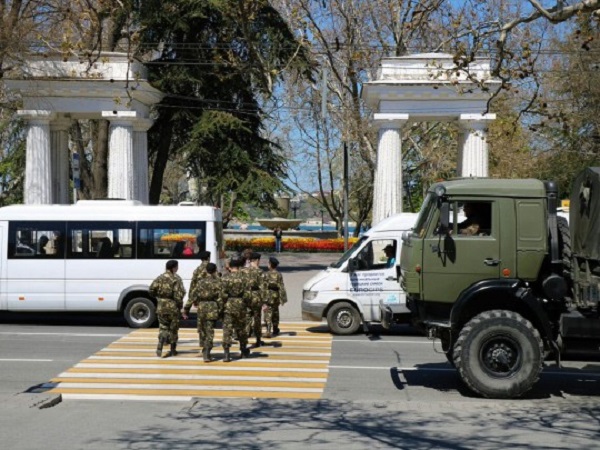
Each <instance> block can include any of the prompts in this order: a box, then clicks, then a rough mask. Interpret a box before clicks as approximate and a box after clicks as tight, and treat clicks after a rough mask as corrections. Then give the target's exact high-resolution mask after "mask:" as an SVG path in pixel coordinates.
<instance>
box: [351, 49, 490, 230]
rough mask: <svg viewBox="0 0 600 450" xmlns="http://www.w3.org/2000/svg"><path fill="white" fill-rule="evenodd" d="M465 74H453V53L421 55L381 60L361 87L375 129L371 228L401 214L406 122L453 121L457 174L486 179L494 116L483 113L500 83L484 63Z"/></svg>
mask: <svg viewBox="0 0 600 450" xmlns="http://www.w3.org/2000/svg"><path fill="white" fill-rule="evenodd" d="M453 69H454V70H453ZM468 73H469V76H467V73H466V72H465V71H461V70H456V66H455V64H454V61H453V56H452V55H448V54H443V53H424V54H416V55H410V56H403V57H398V58H386V59H384V60H383V61H382V62H381V66H380V68H379V70H378V74H377V79H375V80H373V81H370V82H367V83H365V85H364V87H363V92H362V97H363V99H364V100H365V101H366V103H367V105H369V106H370V107H371V108H372V110H373V111H374V115H373V120H374V124H375V126H376V127H377V128H378V130H379V137H378V146H377V165H376V173H375V186H374V193H373V195H374V197H373V221H372V224H373V225H374V224H376V223H378V222H380V221H381V220H383V219H385V218H386V217H389V216H391V215H393V214H397V213H400V212H402V192H403V184H402V130H403V129H405V128H406V127H405V125H407V124H410V123H413V122H424V121H427V122H435V121H440V122H449V121H450V122H456V123H457V124H458V126H459V130H460V132H459V143H458V149H459V150H458V152H459V154H458V167H457V174H458V175H459V176H463V177H487V176H488V150H487V140H486V136H487V127H488V124H489V122H490V121H491V120H494V119H495V118H496V115H495V114H491V113H485V111H486V110H487V102H488V100H489V97H490V93H489V92H490V91H492V90H493V85H494V84H497V83H498V81H496V80H494V79H492V78H491V76H490V63H489V60H486V59H477V60H476V61H475V62H473V63H471V64H470V65H469V67H468ZM481 84H484V85H486V86H487V87H488V89H481Z"/></svg>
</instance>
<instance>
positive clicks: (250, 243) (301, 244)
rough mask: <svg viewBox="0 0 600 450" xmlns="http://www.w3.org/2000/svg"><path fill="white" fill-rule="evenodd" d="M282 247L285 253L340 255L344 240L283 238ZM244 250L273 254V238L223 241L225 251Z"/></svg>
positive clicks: (351, 243) (351, 239)
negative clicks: (249, 249)
mask: <svg viewBox="0 0 600 450" xmlns="http://www.w3.org/2000/svg"><path fill="white" fill-rule="evenodd" d="M357 240H358V239H357V238H353V237H351V238H349V239H348V245H349V246H350V247H352V246H353V245H354V243H355V242H356V241H357ZM282 247H283V251H286V252H309V253H340V252H343V251H344V239H343V238H336V239H315V238H283V240H282ZM246 248H251V249H252V250H254V251H257V252H274V251H275V238H272V237H268V238H266V237H259V238H252V239H241V238H238V239H225V250H226V251H230V252H241V251H242V250H244V249H246Z"/></svg>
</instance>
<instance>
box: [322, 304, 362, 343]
mask: <svg viewBox="0 0 600 450" xmlns="http://www.w3.org/2000/svg"><path fill="white" fill-rule="evenodd" d="M327 324H328V325H329V329H330V330H331V332H332V333H333V334H339V335H347V334H354V333H356V332H357V331H358V329H359V327H360V314H359V313H358V311H357V310H356V308H355V307H354V306H352V305H351V304H350V303H348V302H340V303H336V304H335V305H333V306H332V307H331V309H330V310H329V312H328V313H327Z"/></svg>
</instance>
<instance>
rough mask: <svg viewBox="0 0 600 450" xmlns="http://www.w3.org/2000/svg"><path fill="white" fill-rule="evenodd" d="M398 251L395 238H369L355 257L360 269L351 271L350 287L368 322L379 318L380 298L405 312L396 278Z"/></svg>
mask: <svg viewBox="0 0 600 450" xmlns="http://www.w3.org/2000/svg"><path fill="white" fill-rule="evenodd" d="M386 249H387V250H386ZM399 251H400V249H399V245H398V241H397V240H396V239H389V238H387V239H374V240H371V241H368V242H367V243H366V244H365V245H364V246H363V248H361V249H360V250H359V252H358V253H357V254H356V256H355V257H354V258H355V259H356V262H357V270H355V271H353V272H351V273H350V284H349V290H350V292H351V294H352V297H353V298H355V299H356V300H357V301H359V302H360V303H361V304H362V306H363V311H364V316H365V317H364V319H365V320H366V321H379V320H380V311H379V302H380V301H382V302H384V303H385V304H388V305H390V307H391V308H392V310H393V311H394V312H395V313H396V312H404V311H403V309H405V308H406V301H405V298H404V297H403V296H401V293H400V284H399V283H398V280H397V279H396V261H398V255H399ZM386 252H387V255H386Z"/></svg>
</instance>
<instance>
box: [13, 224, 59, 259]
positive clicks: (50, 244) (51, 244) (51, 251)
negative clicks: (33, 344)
mask: <svg viewBox="0 0 600 450" xmlns="http://www.w3.org/2000/svg"><path fill="white" fill-rule="evenodd" d="M8 234H9V239H8V241H9V242H8V258H9V259H62V258H64V235H65V224H64V222H41V221H40V222H37V221H30V222H25V221H23V222H11V223H10V225H9V232H8Z"/></svg>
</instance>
